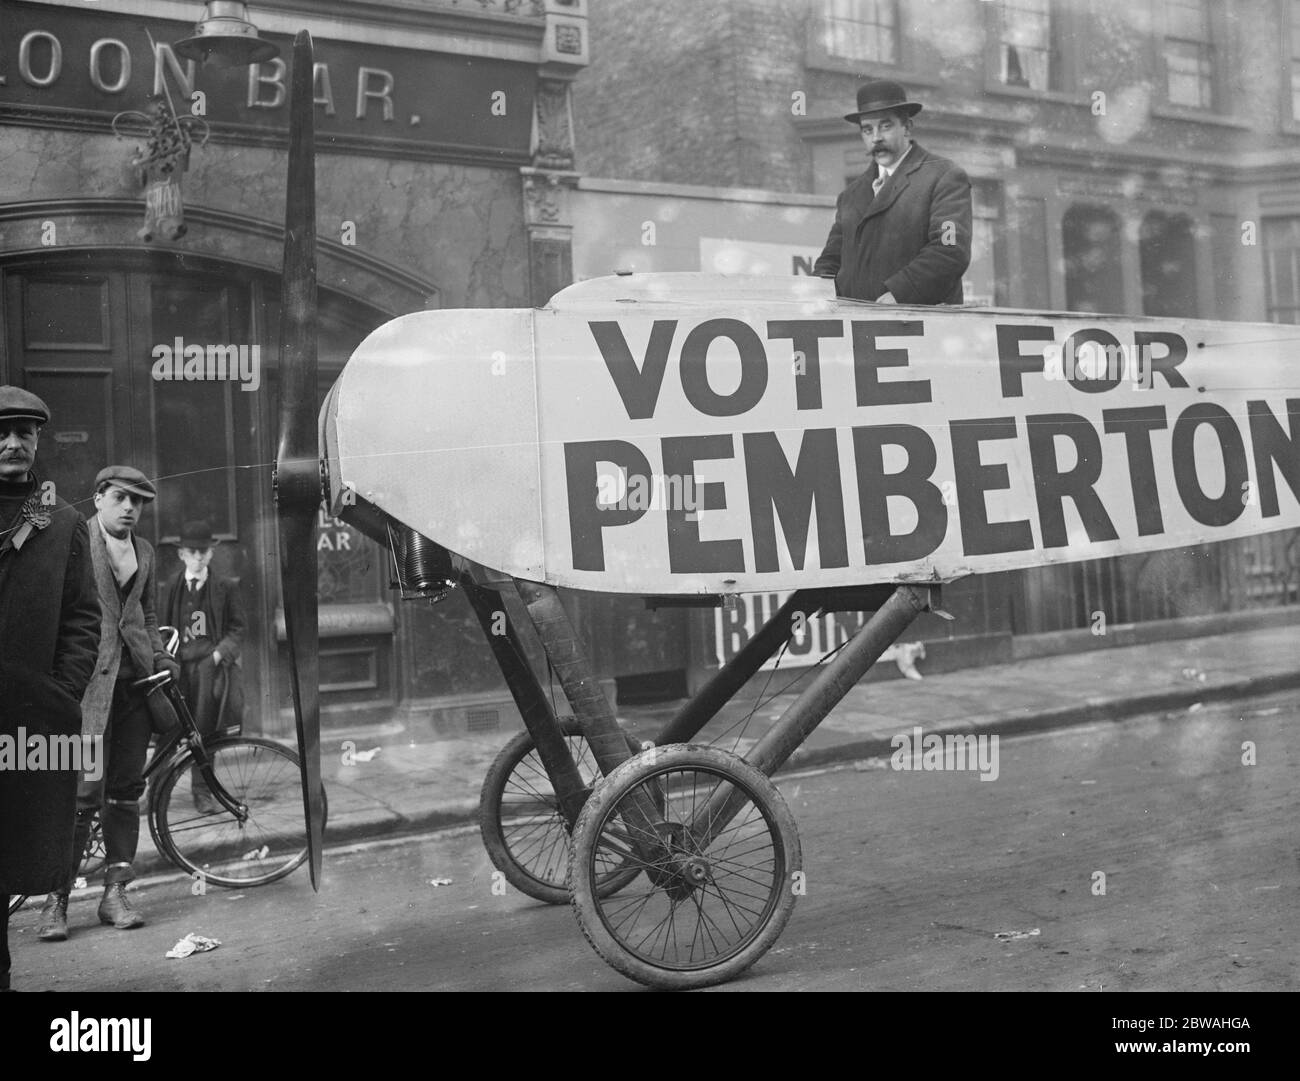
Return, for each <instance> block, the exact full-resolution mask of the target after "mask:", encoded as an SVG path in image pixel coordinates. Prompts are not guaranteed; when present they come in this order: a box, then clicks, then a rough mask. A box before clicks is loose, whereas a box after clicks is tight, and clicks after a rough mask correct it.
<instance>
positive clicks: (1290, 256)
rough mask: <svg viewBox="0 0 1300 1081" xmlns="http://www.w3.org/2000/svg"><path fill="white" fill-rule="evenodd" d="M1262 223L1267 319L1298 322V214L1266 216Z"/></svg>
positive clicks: (1299, 308)
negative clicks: (1277, 216) (1280, 216)
mask: <svg viewBox="0 0 1300 1081" xmlns="http://www.w3.org/2000/svg"><path fill="white" fill-rule="evenodd" d="M1263 225H1264V229H1263V238H1262V239H1263V241H1264V243H1263V244H1262V245H1261V247H1262V248H1263V250H1264V286H1265V299H1266V301H1267V303H1268V318H1269V321H1270V322H1273V323H1300V216H1296V217H1292V218H1265V219H1264V222H1263Z"/></svg>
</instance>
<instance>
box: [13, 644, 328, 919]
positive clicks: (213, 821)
mask: <svg viewBox="0 0 1300 1081" xmlns="http://www.w3.org/2000/svg"><path fill="white" fill-rule="evenodd" d="M159 630H160V631H161V632H162V634H163V636H164V638H165V639H166V648H167V652H168V653H170V654H172V655H173V656H174V655H175V653H176V646H177V643H178V642H179V640H180V632H179V631H178V630H176V628H175V627H160V628H159ZM132 686H133V687H135V688H137V689H139V690H143V691H144V692H145V694H146V695H150V694H158V693H161V694H164V695H166V697H167V699H168V701H169V702H170V703H171V705H172V708H173V709H174V710H175V711H176V716H177V718H178V719H179V720H180V725H179V726H178V727H177V728H175V729H174V730H173V731H171V732H169V733H167V734H166V735H164V736H162V737H161V739H160V740H159V742H158V745H157V746H156V747H155V749H154V752H153V754H152V755H151V756H150V758H149V761H148V762H147V763H146V765H145V768H144V779H145V782H146V795H147V801H148V813H149V833H150V835H151V836H152V837H153V841H154V844H155V845H156V846H157V848H158V851H159V852H161V853H162V854H163V855H164V856H166V857H167V859H169V860H170V861H171V862H172V863H174V864H175V865H176V866H177V867H180V868H181V869H182V870H184V871H187V872H188V873H189V874H190V875H191V876H193V877H194V878H195V879H196V880H201V881H203V882H208V883H212V884H213V885H216V886H224V887H227V888H230V889H239V888H242V887H245V886H265V885H267V884H268V883H270V882H275V881H277V880H279V879H281V878H284V877H285V876H286V875H288V874H291V873H292V872H293V871H295V870H296V869H297V868H299V867H301V866H302V864H303V863H305V862H306V860H307V828H306V824H305V822H304V816H303V807H302V782H301V780H300V773H299V765H298V763H299V759H298V755H297V753H296V752H295V751H292V750H290V749H289V748H287V747H284V746H281V745H280V744H279V743H276V742H275V741H274V740H269V739H262V738H260V737H256V736H243V735H239V734H235V735H218V736H214V737H209V738H208V739H207V740H206V741H205V740H204V739H203V738H202V737H201V736H200V735H199V731H198V727H197V725H196V724H195V722H194V717H193V714H191V713H190V710H189V707H188V705H186V703H185V698H184V696H183V695H182V694H181V693H180V688H179V687H178V686H177V685H176V682H175V680H173V679H172V678H171V676H170V674H169V673H167V672H166V671H163V672H157V673H155V674H154V675H152V676H148V677H146V678H144V679H139V680H136V681H134V682H133V683H132ZM196 778H197V783H196ZM322 805H324V793H322ZM103 862H104V840H103V832H102V830H101V829H100V826H99V815H98V814H96V815H95V819H94V822H93V824H92V828H91V832H90V837H89V839H88V841H87V845H86V851H85V852H84V853H83V857H82V862H81V864H80V865H79V868H78V871H79V873H80V874H81V875H83V876H86V875H89V874H90V873H93V871H94V870H96V869H98V867H101V866H102V865H103ZM24 901H26V897H24V896H22V895H18V896H15V897H11V898H10V902H9V912H10V914H12V913H14V912H16V911H18V909H19V908H21V907H22V905H23V903H24Z"/></svg>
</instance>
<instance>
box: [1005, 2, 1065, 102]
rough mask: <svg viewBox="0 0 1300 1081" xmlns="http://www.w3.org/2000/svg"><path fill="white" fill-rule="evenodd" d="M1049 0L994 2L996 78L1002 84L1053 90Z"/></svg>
mask: <svg viewBox="0 0 1300 1081" xmlns="http://www.w3.org/2000/svg"><path fill="white" fill-rule="evenodd" d="M1054 29H1055V28H1054V27H1053V25H1052V3H1051V0H1002V2H1001V3H1000V4H999V5H998V61H999V73H998V78H999V79H1000V80H1001V81H1002V82H1003V83H1004V84H1005V85H1006V86H1020V87H1024V88H1025V89H1027V90H1057V89H1059V84H1060V73H1059V66H1060V64H1059V58H1058V57H1057V55H1056V51H1055V49H1054V47H1053V41H1054V38H1053V34H1054Z"/></svg>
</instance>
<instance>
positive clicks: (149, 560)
mask: <svg viewBox="0 0 1300 1081" xmlns="http://www.w3.org/2000/svg"><path fill="white" fill-rule="evenodd" d="M87 528H88V530H89V533H90V557H91V562H92V564H93V565H94V568H95V585H96V586H97V588H98V590H99V605H100V609H101V610H102V613H103V616H102V620H101V623H100V638H99V657H98V658H97V660H96V662H95V671H94V674H93V675H92V676H91V678H90V685H89V686H88V687H87V688H86V693H85V694H84V695H83V696H82V699H81V731H82V734H83V735H88V736H98V735H102V734H103V732H104V728H105V726H106V725H107V724H108V714H109V711H110V710H111V709H112V708H113V686H114V684H115V683H116V682H117V670H118V667H119V666H120V665H121V663H122V646H123V644H125V645H126V648H127V649H128V650H129V651H130V653H131V659H132V661H134V663H135V666H136V669H137V671H138V672H139V673H140V674H141V676H148V675H152V674H153V673H154V672H155V671H156V670H157V669H156V664H155V661H156V658H157V657H159V656H160V655H162V656H165V654H164V653H163V647H162V639H161V638H160V637H159V636H158V617H157V616H156V615H155V614H154V591H155V589H156V588H157V586H156V585H155V583H154V556H153V546H152V545H151V544H150V543H149V542H148V541H146V540H141V539H140V538H139V537H137V536H136V535H135V534H134V533H133V534H132V535H131V541H132V543H133V544H134V546H135V558H136V562H137V564H139V566H138V569H137V570H136V572H135V577H134V578H133V579H132V580H131V589H130V592H129V593H127V595H126V600H125V601H123V600H121V599H120V598H119V596H118V592H117V580H116V579H115V578H114V577H113V567H112V564H111V563H109V560H108V546H107V545H106V544H105V543H104V534H103V533H102V532H101V530H100V527H99V522H98V521H97V520H96V516H94V515H92V516H91V518H90V519H89V522H88V526H87ZM157 697H158V696H157V695H152V696H150V701H151V704H152V701H153V699H155V698H157Z"/></svg>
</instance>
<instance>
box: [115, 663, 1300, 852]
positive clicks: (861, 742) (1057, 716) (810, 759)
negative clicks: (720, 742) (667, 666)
mask: <svg viewBox="0 0 1300 1081" xmlns="http://www.w3.org/2000/svg"><path fill="white" fill-rule="evenodd" d="M1298 687H1300V669H1297V670H1295V671H1289V672H1271V673H1268V674H1267V675H1261V676H1250V677H1246V678H1244V679H1235V680H1225V681H1222V682H1216V683H1206V684H1196V685H1192V686H1188V687H1177V688H1169V689H1165V690H1159V691H1151V692H1149V693H1146V694H1131V695H1125V696H1120V697H1114V698H1099V699H1096V700H1093V701H1090V702H1083V703H1078V704H1075V705H1069V706H1062V707H1060V708H1058V709H1039V710H1035V711H1033V712H1031V713H1023V714H1016V713H1002V714H998V715H995V716H991V717H981V718H979V719H977V720H974V721H965V720H960V721H943V722H938V723H935V724H927V725H922V726H921V727H923V728H924V730H925V732H926V733H927V734H930V733H934V734H936V735H947V734H954V733H960V734H962V735H970V734H981V733H983V734H988V735H997V736H999V737H1002V736H1018V735H1028V734H1031V733H1035V732H1048V731H1051V730H1053V729H1057V728H1069V727H1071V726H1075V725H1084V724H1094V723H1097V722H1099V721H1122V720H1127V719H1128V718H1130V717H1135V716H1139V715H1140V714H1143V713H1153V712H1159V711H1162V710H1172V709H1186V708H1187V707H1188V706H1192V705H1194V704H1196V703H1197V702H1216V701H1223V700H1225V699H1231V698H1249V697H1253V696H1256V695H1265V694H1274V693H1276V692H1278V691H1285V690H1292V689H1295V688H1298ZM911 727H914V726H912V725H905V724H902V723H900V724H899V726H898V728H897V731H899V732H903V731H908V730H909V729H910V728H911ZM894 734H895V733H892V732H891V733H890V734H889V735H881V736H875V735H873V736H869V737H865V738H862V739H852V738H849V739H845V740H839V741H837V742H835V743H833V744H830V745H827V746H821V747H808V746H806V745H805V746H804V747H801V748H800V749H799V750H797V751H796V752H795V753H794V754H793V755H792V756H791V757H790V760H789V761H788V762H786V764H785V765H784V766H783V767H782V769H781V770H780V771H778V776H780V774H781V773H788V772H791V771H795V770H803V769H812V768H817V767H821V766H830V765H835V764H838V763H849V762H856V761H860V760H863V759H873V758H887V757H889V756H890V755H891V754H892V753H893V751H894V747H893V744H892V739H893V736H894ZM478 803H479V801H478V795H477V793H475V795H474V796H473V797H472V798H470V797H466V798H463V799H459V800H455V801H451V802H444V803H442V804H441V805H439V806H437V807H431V808H430V809H429V811H428V812H427V813H420V814H415V815H411V814H407V815H403V816H401V817H399V818H396V819H395V818H394V817H393V815H392V813H391V812H386V813H385V814H384V815H383V816H382V817H376V818H374V819H370V820H367V819H366V817H365V816H364V815H358V816H354V819H353V820H352V821H349V822H346V823H344V824H342V825H339V826H328V827H327V830H326V845H327V849H328V847H332V846H334V845H338V844H350V843H355V842H357V841H360V840H367V839H372V838H373V839H379V838H388V837H398V836H402V835H404V834H419V833H428V832H430V831H433V830H439V829H449V828H452V827H455V826H465V825H468V824H471V823H476V822H477V821H478ZM136 867H137V873H138V874H140V875H142V876H143V875H153V874H158V873H163V872H173V873H174V872H175V870H176V868H175V867H174V866H173V865H172V863H171V862H170V861H169V860H167V859H166V858H165V857H164V856H163V855H162V854H161V853H153V852H151V853H149V854H148V855H144V854H142V855H141V857H140V858H139V859H137V861H136ZM295 873H296V872H295Z"/></svg>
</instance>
